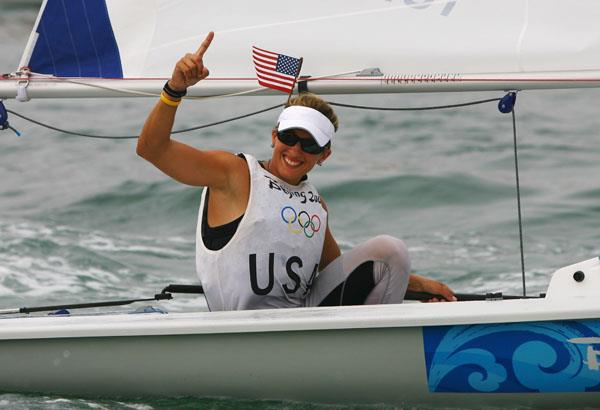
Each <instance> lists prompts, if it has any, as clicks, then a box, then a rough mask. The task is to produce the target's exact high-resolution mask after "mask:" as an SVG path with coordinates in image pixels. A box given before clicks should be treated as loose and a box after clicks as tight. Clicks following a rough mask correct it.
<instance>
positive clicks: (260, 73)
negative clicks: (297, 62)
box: [256, 69, 295, 85]
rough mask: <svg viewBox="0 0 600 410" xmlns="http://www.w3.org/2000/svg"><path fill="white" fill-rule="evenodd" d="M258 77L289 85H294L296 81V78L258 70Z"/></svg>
mask: <svg viewBox="0 0 600 410" xmlns="http://www.w3.org/2000/svg"><path fill="white" fill-rule="evenodd" d="M256 75H257V77H259V78H270V79H273V80H277V81H280V82H282V83H288V84H290V85H291V84H294V80H295V78H294V77H283V76H281V75H277V74H273V73H271V72H265V71H262V70H259V69H256Z"/></svg>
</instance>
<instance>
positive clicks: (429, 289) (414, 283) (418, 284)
mask: <svg viewBox="0 0 600 410" xmlns="http://www.w3.org/2000/svg"><path fill="white" fill-rule="evenodd" d="M408 290H410V291H412V292H426V293H431V294H433V295H440V296H442V298H441V299H440V298H437V297H434V298H431V299H429V300H426V301H425V302H456V300H457V299H456V296H454V292H452V290H451V289H450V288H449V287H448V286H447V285H445V284H443V283H442V282H438V281H437V280H434V279H429V278H426V277H424V276H419V275H414V274H413V275H410V277H409V281H408Z"/></svg>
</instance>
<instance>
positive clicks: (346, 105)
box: [327, 98, 501, 111]
mask: <svg viewBox="0 0 600 410" xmlns="http://www.w3.org/2000/svg"><path fill="white" fill-rule="evenodd" d="M500 100H501V98H490V99H487V100H478V101H470V102H466V103H460V104H450V105H434V106H430V107H398V108H394V107H370V106H365V105H352V104H342V103H336V102H333V101H327V102H328V103H329V105H333V106H336V107H344V108H355V109H359V110H375V111H427V110H442V109H446V108H458V107H467V106H469V105H477V104H485V103H489V102H495V101H500Z"/></svg>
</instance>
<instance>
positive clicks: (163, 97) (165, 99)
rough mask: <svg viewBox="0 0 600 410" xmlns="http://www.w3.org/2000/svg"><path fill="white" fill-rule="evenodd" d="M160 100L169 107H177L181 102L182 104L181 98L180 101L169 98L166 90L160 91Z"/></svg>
mask: <svg viewBox="0 0 600 410" xmlns="http://www.w3.org/2000/svg"><path fill="white" fill-rule="evenodd" d="M160 100H161V101H162V102H163V103H165V104H167V105H168V106H169V107H177V106H178V105H179V104H181V100H179V101H173V100H169V98H168V97H167V96H166V95H165V93H164V91H163V92H161V93H160Z"/></svg>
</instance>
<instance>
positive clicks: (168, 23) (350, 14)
mask: <svg viewBox="0 0 600 410" xmlns="http://www.w3.org/2000/svg"><path fill="white" fill-rule="evenodd" d="M74 3H75V2H74ZM76 3H79V2H76ZM81 3H82V4H83V5H84V7H83V8H82V10H83V11H81V10H80V11H77V12H72V13H71V14H73V16H74V17H73V16H71V17H72V19H73V20H79V22H80V23H81V21H83V20H85V19H91V18H93V17H94V16H93V15H91V13H88V14H89V15H88V14H86V6H85V5H86V4H87V5H88V6H89V7H92V6H93V7H105V9H106V11H107V24H109V29H110V30H112V33H113V35H114V40H115V47H116V50H117V51H116V52H115V53H116V54H115V53H113V54H115V55H116V56H117V57H118V60H119V63H120V68H121V73H120V75H115V72H117V73H118V70H117V71H114V70H113V71H111V70H108V71H107V72H109V74H111V75H107V76H104V75H85V72H86V68H85V67H83V69H81V68H80V69H78V71H76V70H74V69H72V70H69V69H68V68H69V67H71V68H72V67H73V66H75V65H77V64H80V63H81V61H86V57H85V56H77V53H78V52H79V50H80V49H87V50H88V51H89V50H91V52H92V53H96V54H98V48H99V46H98V44H92V45H91V46H90V45H89V44H88V45H87V46H85V45H84V46H80V45H78V44H76V43H77V41H78V38H82V37H86V36H87V31H86V30H89V31H90V32H91V30H92V26H93V24H79V29H80V30H82V33H83V32H84V31H86V32H85V33H84V34H85V35H82V36H79V37H77V34H76V33H73V32H72V31H75V30H77V29H76V28H74V29H72V30H70V29H69V27H70V25H69V23H67V25H66V26H67V28H66V29H65V28H64V27H65V26H64V23H63V26H62V27H59V28H58V31H57V33H58V34H55V35H54V39H56V41H58V42H62V43H64V44H65V47H64V48H65V49H67V50H73V53H74V55H73V56H72V59H71V60H69V57H68V56H67V57H65V59H63V60H62V61H64V62H66V64H65V69H64V70H63V71H65V72H66V74H65V72H62V73H61V72H60V70H55V71H54V72H52V69H50V70H46V72H44V71H42V72H41V73H42V74H52V75H54V76H58V77H79V76H80V75H77V74H78V73H79V72H81V73H83V74H82V75H81V76H82V77H109V78H113V77H122V78H125V79H135V80H136V83H135V86H134V88H136V87H137V88H138V89H155V88H156V84H154V82H152V81H151V82H144V81H141V80H145V79H163V80H161V81H162V82H164V78H168V77H169V76H170V73H171V71H172V69H173V66H174V64H175V62H176V61H177V60H178V59H179V58H180V57H181V56H182V55H183V54H185V53H187V52H194V51H195V50H196V49H197V47H198V46H199V44H200V42H201V41H202V39H203V38H204V37H205V36H206V34H207V33H208V32H209V31H211V30H212V31H215V39H214V41H213V44H212V46H211V48H210V50H209V51H208V53H207V54H206V56H205V63H206V65H207V66H208V67H209V68H210V71H211V77H210V81H207V82H205V83H203V88H204V90H195V91H192V92H191V95H194V94H196V95H200V94H203V93H204V95H206V94H213V93H220V92H232V91H243V90H249V89H253V88H257V87H258V83H257V81H256V76H255V73H254V67H253V65H252V57H251V50H252V46H253V45H256V46H258V47H261V48H264V49H268V50H272V51H276V52H281V53H284V54H287V55H290V56H294V57H303V58H304V65H303V68H302V72H301V74H302V75H308V76H311V78H313V79H314V78H319V77H328V79H324V80H319V81H310V83H309V87H312V88H313V89H314V87H317V89H318V90H319V91H320V92H332V93H335V92H402V91H420V90H423V91H446V90H477V89H482V90H483V89H506V88H516V89H524V88H564V87H579V86H597V85H599V83H598V82H599V81H600V31H599V30H597V22H598V21H600V2H598V1H597V0H576V1H564V0H487V1H482V0H441V1H435V0H328V1H325V2H322V1H315V0H305V1H303V2H301V3H294V4H293V3H290V2H281V1H274V0H255V1H252V2H248V1H242V0H220V1H218V2H205V1H197V0H156V1H148V0H82V2H81ZM72 4H73V3H71V2H68V1H65V0H47V1H46V2H45V3H44V6H43V7H42V10H41V17H40V19H39V21H38V26H37V27H36V28H35V29H34V33H33V34H32V39H33V40H32V41H30V43H29V46H28V47H29V49H27V50H25V52H24V58H23V60H22V63H23V65H28V66H30V67H32V70H33V71H37V70H36V69H35V68H36V65H39V64H38V61H36V58H38V59H39V56H40V51H39V50H42V49H43V48H44V47H45V46H44V44H41V42H40V41H39V38H40V36H42V37H43V32H48V31H49V30H51V26H49V24H51V23H52V21H51V20H56V22H57V23H56V24H61V21H60V19H57V18H56V16H53V17H52V19H50V16H46V14H48V13H50V10H51V9H54V12H53V13H54V14H56V13H58V12H60V13H62V11H61V10H62V9H64V10H65V16H66V15H67V14H69V13H68V11H69V10H71V8H72V7H74V6H73V5H72ZM98 14H100V13H95V15H98ZM68 19H69V17H65V20H67V21H68ZM73 25H74V27H75V25H76V24H75V23H73ZM41 26H43V28H44V30H40V27H41ZM100 26H102V27H103V28H102V29H103V30H105V29H106V27H105V26H106V24H104V25H103V24H100ZM49 27H50V28H49ZM42 31H43V32H42ZM61 33H62V35H61ZM69 36H71V39H70V38H69ZM47 37H48V36H47ZM73 38H75V40H73ZM36 39H37V41H36ZM44 40H45V42H48V41H49V40H48V39H47V38H44ZM92 41H93V40H92ZM102 44H105V43H102ZM30 56H31V58H32V59H31V60H30V59H29V57H30ZM36 56H37V57H36ZM57 60H58V58H57ZM46 61H50V62H51V63H52V64H54V58H53V57H52V56H47V57H46ZM69 61H72V62H73V63H72V64H69V63H68V62H69ZM87 61H92V64H96V63H95V61H99V57H98V56H97V55H93V56H92V57H91V58H90V57H89V56H88V58H87ZM52 64H49V63H48V64H46V66H49V65H52ZM98 64H99V67H100V63H98ZM54 66H56V64H54ZM101 68H102V67H100V68H99V69H98V70H96V71H98V72H101V71H102V69H101ZM367 68H378V69H379V70H380V71H381V73H382V74H383V76H378V75H376V76H374V77H365V76H364V75H360V76H358V77H357V75H356V74H357V73H358V72H361V71H362V70H364V69H367ZM96 71H93V70H92V72H93V73H95V72H96ZM350 73H351V74H350ZM363 74H364V73H363ZM332 76H337V77H336V78H335V79H332V78H331V77H332ZM2 85H3V84H0V96H1V95H2V94H4V93H3V92H2V90H3V87H2ZM119 86H120V87H123V85H122V84H120V85H119ZM71 87H75V88H76V86H73V85H71ZM153 87H154V88H153ZM54 88H56V87H54ZM80 88H81V87H80ZM87 92H92V91H91V90H89V89H88V90H87ZM96 92H97V93H100V94H102V93H103V92H102V91H98V90H96ZM80 93H83V94H85V92H84V91H80ZM42 94H44V93H42ZM81 96H83V95H81Z"/></svg>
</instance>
